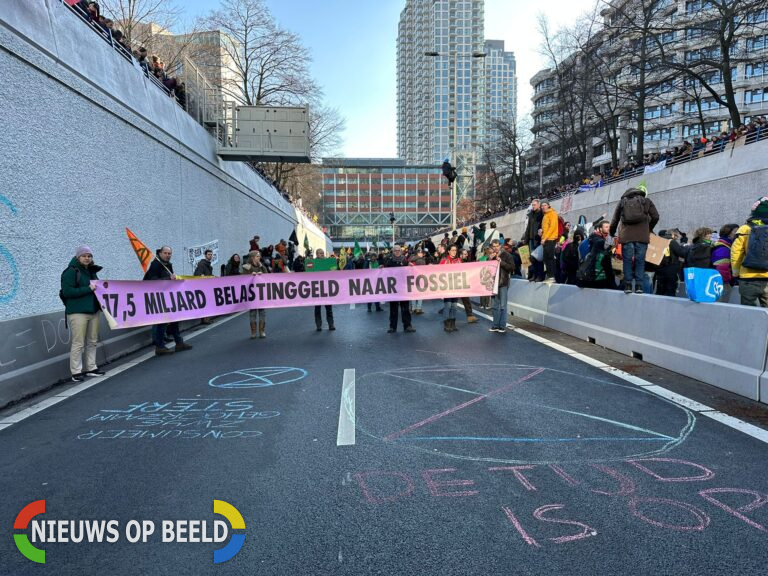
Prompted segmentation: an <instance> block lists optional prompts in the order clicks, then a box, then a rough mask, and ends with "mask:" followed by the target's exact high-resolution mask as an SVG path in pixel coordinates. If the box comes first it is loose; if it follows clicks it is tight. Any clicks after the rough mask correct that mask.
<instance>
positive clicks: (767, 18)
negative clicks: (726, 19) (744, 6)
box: [747, 8, 768, 24]
mask: <svg viewBox="0 0 768 576" xmlns="http://www.w3.org/2000/svg"><path fill="white" fill-rule="evenodd" d="M760 22H768V8H765V9H763V10H754V11H752V12H750V13H749V14H747V23H748V24H759V23H760Z"/></svg>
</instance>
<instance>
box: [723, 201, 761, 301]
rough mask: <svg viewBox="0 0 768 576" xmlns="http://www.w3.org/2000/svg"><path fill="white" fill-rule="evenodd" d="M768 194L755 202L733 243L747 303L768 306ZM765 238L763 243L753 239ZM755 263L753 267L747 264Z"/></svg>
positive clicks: (741, 291) (736, 270) (733, 263)
mask: <svg viewBox="0 0 768 576" xmlns="http://www.w3.org/2000/svg"><path fill="white" fill-rule="evenodd" d="M763 227H768V196H763V197H762V198H760V199H759V200H758V201H757V202H755V203H754V204H753V205H752V213H751V214H750V216H749V218H748V219H747V223H746V224H744V225H743V226H740V227H739V229H738V231H737V232H736V238H735V240H734V241H733V245H732V246H731V268H733V275H734V276H736V277H738V279H739V295H740V297H741V304H742V305H743V306H762V307H763V308H768V246H766V241H767V240H768V230H766V228H763ZM758 239H759V240H760V241H761V244H762V245H761V246H757V245H755V246H752V247H751V248H752V250H750V242H756V241H758ZM745 260H746V262H747V263H751V264H752V267H750V266H745V265H744V263H745Z"/></svg>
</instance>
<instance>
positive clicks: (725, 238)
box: [712, 224, 739, 303]
mask: <svg viewBox="0 0 768 576" xmlns="http://www.w3.org/2000/svg"><path fill="white" fill-rule="evenodd" d="M738 229H739V225H738V224H724V225H723V226H722V227H721V228H720V233H719V236H720V238H719V239H718V240H717V242H715V244H714V248H713V249H712V266H713V267H714V268H715V269H716V270H717V271H718V272H720V276H722V277H723V295H722V297H721V298H720V301H721V302H726V303H727V302H728V299H729V298H730V296H731V290H732V289H733V286H734V284H736V279H735V278H734V277H733V272H732V270H731V244H733V239H734V238H735V237H736V232H737V231H738Z"/></svg>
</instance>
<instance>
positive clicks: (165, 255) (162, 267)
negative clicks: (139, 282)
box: [144, 246, 192, 356]
mask: <svg viewBox="0 0 768 576" xmlns="http://www.w3.org/2000/svg"><path fill="white" fill-rule="evenodd" d="M172 255H173V250H171V248H170V246H163V247H162V248H160V249H158V250H157V251H156V252H155V256H156V257H155V259H154V260H152V263H151V264H150V265H149V269H148V270H147V272H146V274H144V280H176V274H174V273H173V264H171V256H172ZM166 332H167V333H168V335H169V336H172V337H173V340H174V342H176V347H175V349H174V350H171V349H169V348H166V347H165V334H166ZM152 342H154V344H155V356H163V355H165V354H173V353H174V351H175V352H183V351H185V350H191V349H192V346H191V345H189V344H185V343H184V339H183V338H182V337H181V331H180V330H179V323H178V322H171V323H169V324H154V325H152Z"/></svg>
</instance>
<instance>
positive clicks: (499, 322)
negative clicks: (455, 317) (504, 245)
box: [488, 238, 515, 334]
mask: <svg viewBox="0 0 768 576" xmlns="http://www.w3.org/2000/svg"><path fill="white" fill-rule="evenodd" d="M488 260H489V261H493V260H498V261H499V291H498V292H497V293H496V294H495V295H494V296H493V323H492V324H491V328H490V330H489V332H498V333H499V334H506V333H507V293H508V292H509V276H510V274H512V273H513V272H514V271H515V261H514V260H513V259H512V255H511V254H509V253H508V252H506V251H505V250H502V249H501V242H500V241H499V239H498V238H496V239H495V240H493V241H491V255H490V257H489V258H488Z"/></svg>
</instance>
